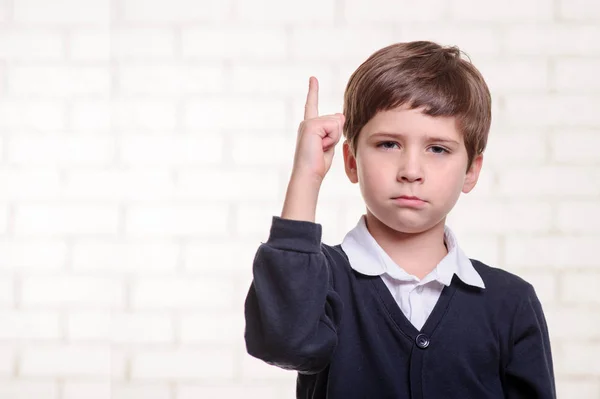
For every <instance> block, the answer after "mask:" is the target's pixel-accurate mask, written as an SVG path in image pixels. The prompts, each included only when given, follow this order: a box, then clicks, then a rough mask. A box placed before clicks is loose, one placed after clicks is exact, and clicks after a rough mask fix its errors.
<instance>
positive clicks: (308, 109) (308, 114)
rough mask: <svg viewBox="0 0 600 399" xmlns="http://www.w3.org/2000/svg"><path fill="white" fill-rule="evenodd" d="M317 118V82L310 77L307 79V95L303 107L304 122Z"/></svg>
mask: <svg viewBox="0 0 600 399" xmlns="http://www.w3.org/2000/svg"><path fill="white" fill-rule="evenodd" d="M318 116H319V81H318V80H317V78H315V77H313V76H311V77H310V78H309V79H308V95H307V96H306V105H305V106H304V120H307V119H312V118H316V117H318Z"/></svg>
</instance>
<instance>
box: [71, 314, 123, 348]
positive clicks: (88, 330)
mask: <svg viewBox="0 0 600 399" xmlns="http://www.w3.org/2000/svg"><path fill="white" fill-rule="evenodd" d="M112 315H113V312H112V311H109V310H85V311H70V312H68V313H67V317H66V334H67V338H68V340H69V342H75V341H79V340H82V341H90V340H92V341H104V342H108V341H109V340H110V339H111V321H112Z"/></svg>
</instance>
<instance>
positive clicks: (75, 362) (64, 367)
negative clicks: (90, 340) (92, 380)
mask: <svg viewBox="0 0 600 399" xmlns="http://www.w3.org/2000/svg"><path fill="white" fill-rule="evenodd" d="M110 358H111V351H110V346H108V345H95V346H84V345H60V346H52V347H46V346H29V347H24V348H23V349H22V352H21V363H20V366H21V367H20V370H21V375H22V376H24V377H66V376H69V377H96V378H98V377H107V376H109V375H110Z"/></svg>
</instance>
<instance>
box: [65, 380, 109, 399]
mask: <svg viewBox="0 0 600 399" xmlns="http://www.w3.org/2000/svg"><path fill="white" fill-rule="evenodd" d="M79 398H86V399H112V396H111V382H110V381H109V380H105V381H101V382H88V381H65V384H64V386H63V394H62V399H79Z"/></svg>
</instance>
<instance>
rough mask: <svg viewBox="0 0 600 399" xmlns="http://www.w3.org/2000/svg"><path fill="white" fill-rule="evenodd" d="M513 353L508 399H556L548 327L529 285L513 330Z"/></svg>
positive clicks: (506, 389) (507, 373) (507, 381)
mask: <svg viewBox="0 0 600 399" xmlns="http://www.w3.org/2000/svg"><path fill="white" fill-rule="evenodd" d="M512 344H513V347H512V351H511V357H510V360H509V362H508V365H507V366H506V369H505V386H504V392H505V396H506V398H511V399H513V398H514V399H516V398H527V399H536V398H537V399H551V398H552V399H555V398H556V387H555V381H554V370H553V364H552V352H551V348H550V339H549V336H548V326H547V324H546V318H545V316H544V312H543V310H542V305H541V304H540V301H539V299H538V297H537V295H536V293H535V290H534V288H533V286H531V285H528V289H527V293H526V295H525V296H524V298H523V299H522V301H521V303H520V305H519V307H518V309H517V312H516V314H515V319H514V322H513V326H512Z"/></svg>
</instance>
